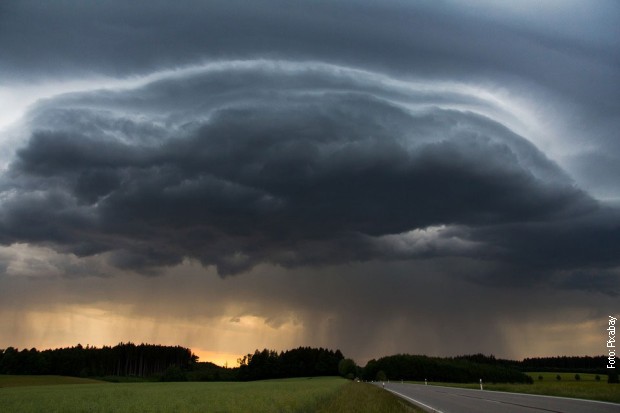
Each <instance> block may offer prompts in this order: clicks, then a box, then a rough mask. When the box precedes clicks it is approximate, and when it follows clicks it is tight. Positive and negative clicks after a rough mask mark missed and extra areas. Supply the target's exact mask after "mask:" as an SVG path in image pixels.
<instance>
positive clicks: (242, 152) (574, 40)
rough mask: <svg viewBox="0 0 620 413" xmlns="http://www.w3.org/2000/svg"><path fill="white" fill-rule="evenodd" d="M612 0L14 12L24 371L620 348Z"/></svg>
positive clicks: (3, 142) (2, 228) (16, 282)
mask: <svg viewBox="0 0 620 413" xmlns="http://www.w3.org/2000/svg"><path fill="white" fill-rule="evenodd" d="M618 21H620V5H618V3H617V2H616V1H613V0H610V1H604V0H600V1H587V0H584V1H551V0H549V1H543V2H541V1H520V2H514V4H510V5H507V4H506V5H505V4H504V2H495V1H484V0H478V1H457V0H445V1H404V0H403V1H382V2H376V1H295V2H291V1H284V0H282V1H278V0H269V1H255V2H246V1H221V2H215V1H211V2H208V1H207V2H206V1H194V0H182V1H178V0H177V1H174V2H167V1H138V2H126V1H106V2H84V1H64V2H44V1H27V0H26V1H23V0H20V1H17V0H15V1H13V0H9V1H3V2H2V3H1V4H0V331H2V332H3V334H2V335H0V348H2V347H6V346H9V345H12V346H18V347H20V348H23V347H33V346H35V347H37V348H49V347H57V346H67V345H74V344H77V343H78V342H79V343H81V344H83V345H85V344H91V345H98V346H100V345H104V344H106V345H113V344H116V343H118V342H119V341H129V340H131V341H134V342H150V343H161V344H174V345H176V344H180V345H184V346H188V347H190V348H192V349H194V351H196V352H197V353H198V354H199V355H200V356H201V359H202V360H213V361H216V362H220V363H223V362H224V361H228V363H229V365H231V364H232V365H234V362H235V359H236V357H237V356H239V355H242V354H244V353H247V352H252V351H253V350H254V349H256V348H259V349H262V348H265V347H267V348H271V349H275V350H284V349H287V348H292V347H296V346H300V345H310V346H322V347H329V348H334V349H335V348H340V349H341V350H342V351H343V352H344V353H345V355H347V356H349V357H352V358H354V359H355V360H356V361H358V362H359V363H362V364H363V363H365V362H366V361H367V360H368V359H370V358H373V357H375V358H376V357H381V356H383V355H387V354H394V353H399V352H404V353H414V354H429V355H458V354H466V353H477V352H483V353H486V354H495V355H496V356H500V357H511V358H522V357H527V356H542V355H564V354H566V355H582V354H589V355H596V354H603V353H604V352H605V350H606V349H605V340H604V337H605V334H604V333H605V332H606V331H605V328H606V326H607V316H608V315H612V314H618V311H619V308H620V307H619V305H618V302H619V297H618V295H619V294H620V139H619V135H618V131H619V130H620V116H619V115H618V114H620V26H619V25H618Z"/></svg>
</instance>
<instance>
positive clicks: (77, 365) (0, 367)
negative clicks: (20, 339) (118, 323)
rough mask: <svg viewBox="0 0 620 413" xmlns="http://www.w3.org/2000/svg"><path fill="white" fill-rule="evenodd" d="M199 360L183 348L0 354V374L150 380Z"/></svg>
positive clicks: (129, 345)
mask: <svg viewBox="0 0 620 413" xmlns="http://www.w3.org/2000/svg"><path fill="white" fill-rule="evenodd" d="M197 360H198V357H196V356H195V355H194V354H192V352H191V350H190V349H187V348H184V347H180V346H175V347H172V346H160V345H152V344H140V345H136V344H133V343H120V344H118V345H116V346H114V347H108V346H104V347H102V348H97V347H89V346H86V347H82V346H81V345H79V344H78V345H77V346H75V347H66V348H58V349H54V350H43V351H38V350H37V349H35V348H33V349H30V350H27V349H24V350H21V351H19V350H18V349H15V348H13V347H9V348H7V349H6V350H2V351H0V373H1V374H60V375H66V376H81V377H89V376H99V377H103V376H135V377H148V376H152V375H156V374H164V373H166V372H167V371H171V370H187V369H189V368H190V367H191V366H192V365H193V364H194V363H195V362H196V361H197Z"/></svg>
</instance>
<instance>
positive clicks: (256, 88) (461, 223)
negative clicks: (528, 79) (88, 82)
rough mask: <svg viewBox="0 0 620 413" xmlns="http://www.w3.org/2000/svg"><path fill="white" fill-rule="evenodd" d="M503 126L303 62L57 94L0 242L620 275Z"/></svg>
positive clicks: (491, 116)
mask: <svg viewBox="0 0 620 413" xmlns="http://www.w3.org/2000/svg"><path fill="white" fill-rule="evenodd" d="M513 121H514V114H511V113H509V112H507V110H506V108H505V107H502V106H501V105H498V103H497V102H496V101H493V100H490V99H486V98H485V97H484V95H482V94H476V93H473V92H472V89H468V88H466V87H463V86H459V85H457V84H453V85H452V87H451V88H447V87H446V86H445V85H433V84H432V83H429V84H426V85H422V84H420V83H415V82H405V81H401V80H398V79H395V78H390V77H387V76H385V75H381V74H378V73H372V72H367V71H361V70H354V69H351V68H347V67H342V66H335V65H327V64H320V63H308V62H306V63H296V62H277V61H266V60H259V61H245V62H221V63H218V64H212V65H204V66H202V67H201V66H197V67H193V68H191V69H188V70H180V71H172V72H170V73H167V74H162V75H161V76H159V77H157V78H156V79H154V80H150V81H145V82H142V83H141V84H137V85H135V86H131V87H125V88H117V89H101V90H92V91H86V92H82V93H74V94H67V95H60V96H57V97H54V98H52V99H49V100H46V101H42V102H40V103H39V104H38V105H37V106H36V107H34V108H33V109H32V110H31V111H30V113H29V114H28V116H27V118H26V122H25V124H26V127H27V129H28V130H29V138H28V139H27V140H26V141H25V142H24V144H23V146H22V147H21V148H20V149H18V150H17V151H16V152H15V155H14V158H13V160H12V162H11V163H10V165H9V167H8V169H7V170H6V171H5V172H4V175H3V177H2V178H1V181H0V182H1V183H0V185H1V186H0V188H2V189H1V191H2V192H1V194H0V199H1V202H0V234H1V235H0V242H1V243H2V244H4V245H11V244H15V243H29V244H33V245H41V246H46V247H49V248H52V249H55V250H57V251H59V252H63V253H71V254H75V255H77V256H79V257H86V256H94V255H102V256H104V257H105V259H106V260H107V264H108V265H112V266H115V267H117V268H121V269H129V270H135V271H138V272H141V273H145V274H153V273H157V272H158V270H159V269H161V268H163V267H169V266H175V265H178V264H180V263H181V262H183V260H184V259H193V260H197V261H199V262H201V263H202V264H203V265H205V266H208V265H214V266H216V268H217V270H218V272H219V274H220V275H229V274H236V273H239V272H243V271H247V270H249V269H250V268H252V267H254V266H255V265H257V264H260V263H271V264H276V265H281V266H284V267H299V266H321V265H327V264H339V263H346V262H356V261H369V260H407V259H423V258H430V257H440V258H441V257H455V256H462V257H469V258H473V259H481V260H489V261H491V262H495V263H497V264H498V265H505V266H506V267H507V268H510V269H511V270H510V271H507V272H506V274H505V279H502V280H500V282H511V279H512V277H517V278H518V277H523V275H522V273H524V272H525V273H530V274H536V276H537V277H543V275H542V274H543V271H547V272H549V271H550V273H551V274H553V273H554V271H556V272H557V271H576V270H579V271H588V270H592V271H597V270H602V269H610V268H614V267H617V266H618V264H619V262H618V259H617V257H618V256H620V254H618V252H619V251H618V246H619V245H620V239H619V235H618V230H617V229H618V225H619V223H620V219H619V217H618V213H617V211H616V210H613V209H608V208H603V207H601V206H600V205H599V204H598V202H597V201H595V200H594V199H593V198H592V197H591V196H590V195H588V194H587V193H586V192H584V191H583V190H581V189H579V188H578V187H576V185H575V184H574V182H573V181H572V180H571V178H570V177H569V176H568V174H567V173H566V172H564V171H563V170H562V168H560V167H559V166H558V165H557V164H556V163H555V162H554V161H552V160H550V159H549V158H548V157H547V156H546V155H545V154H544V153H543V152H541V151H540V150H539V149H538V148H537V147H536V146H535V145H533V144H532V143H531V142H530V141H528V140H527V139H526V137H524V136H520V135H519V134H517V133H515V132H514V131H513V130H512V129H511V128H510V124H511V122H513ZM515 268H518V271H516V270H515ZM517 273H519V274H517ZM546 277H549V275H546ZM606 279H607V280H609V281H611V282H612V283H613V280H614V277H613V276H612V277H610V276H608V277H607V278H606ZM495 281H497V280H495ZM603 284H604V285H603V286H602V288H607V287H609V283H603ZM607 291H608V290H607Z"/></svg>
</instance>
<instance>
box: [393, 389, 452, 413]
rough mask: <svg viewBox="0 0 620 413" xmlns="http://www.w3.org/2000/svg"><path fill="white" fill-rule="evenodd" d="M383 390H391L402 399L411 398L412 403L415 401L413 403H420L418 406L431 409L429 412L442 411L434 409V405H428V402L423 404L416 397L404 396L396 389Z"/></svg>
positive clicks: (440, 412) (436, 412)
mask: <svg viewBox="0 0 620 413" xmlns="http://www.w3.org/2000/svg"><path fill="white" fill-rule="evenodd" d="M385 390H387V391H389V392H391V393H394V394H396V395H398V396H400V397H402V398H403V399H407V400H411V401H412V402H413V403H415V404H417V405H420V406H422V407H425V408H427V409H430V411H431V412H434V413H443V412H442V411H441V410H437V409H435V408H434V407H431V406H429V405H428V404H424V403H422V402H421V401H418V400H416V399H414V398H412V397H409V396H405V395H404V394H402V393H399V392H397V391H396V390H392V389H385Z"/></svg>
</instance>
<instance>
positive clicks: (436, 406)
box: [375, 382, 620, 413]
mask: <svg viewBox="0 0 620 413" xmlns="http://www.w3.org/2000/svg"><path fill="white" fill-rule="evenodd" d="M375 384H376V385H378V386H382V383H375ZM385 389H386V390H389V391H391V392H392V393H394V394H396V395H398V396H400V397H402V398H404V399H407V400H409V401H410V402H413V403H414V404H416V405H418V406H420V407H423V408H425V409H426V410H428V411H429V412H437V413H518V412H526V413H538V412H545V413H549V412H551V413H620V404H616V403H605V402H595V401H588V400H579V399H567V398H563V397H549V396H536V395H530V394H518V393H504V392H495V391H486V390H471V389H459V388H454V387H442V386H424V385H419V384H401V383H387V382H386V383H385Z"/></svg>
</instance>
